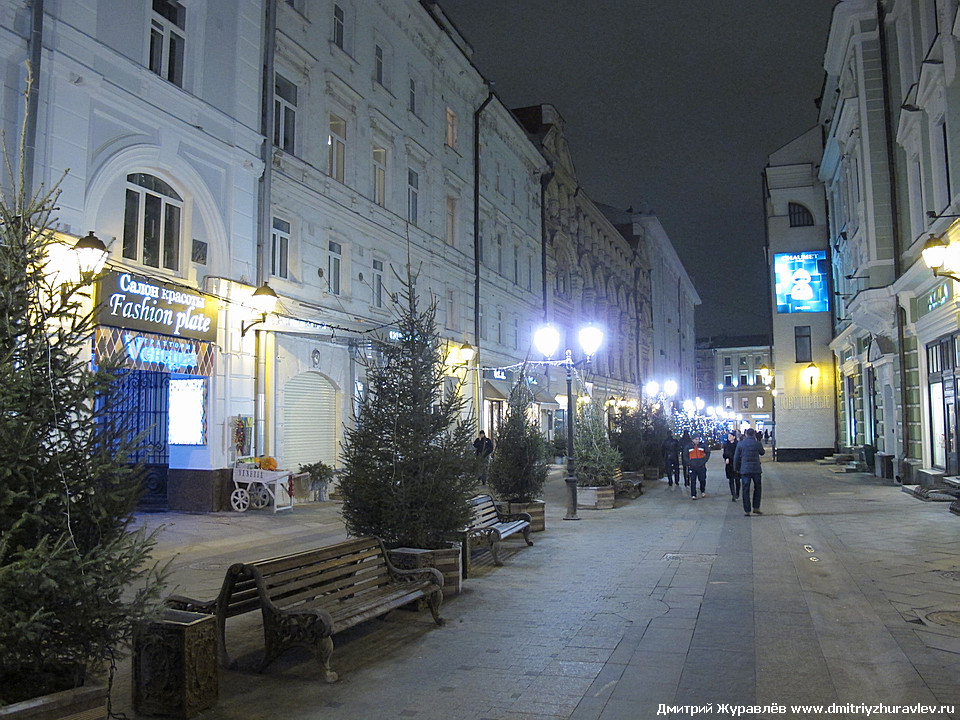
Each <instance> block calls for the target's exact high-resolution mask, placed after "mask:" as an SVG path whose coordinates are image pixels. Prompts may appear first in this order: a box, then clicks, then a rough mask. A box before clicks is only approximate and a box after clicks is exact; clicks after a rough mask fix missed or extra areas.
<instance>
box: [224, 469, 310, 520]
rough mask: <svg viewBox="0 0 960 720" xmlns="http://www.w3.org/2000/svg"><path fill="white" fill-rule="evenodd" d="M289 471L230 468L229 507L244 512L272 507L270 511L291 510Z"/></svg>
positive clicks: (290, 475) (291, 477)
mask: <svg viewBox="0 0 960 720" xmlns="http://www.w3.org/2000/svg"><path fill="white" fill-rule="evenodd" d="M295 474H296V473H294V472H291V471H290V470H261V469H259V468H256V467H235V468H233V492H232V493H230V507H232V508H233V509H234V510H236V511H237V512H244V511H246V510H247V509H248V508H250V507H252V508H254V509H255V510H261V509H263V508H265V507H268V506H272V507H273V511H274V512H279V511H281V510H292V509H293V477H294V475H295Z"/></svg>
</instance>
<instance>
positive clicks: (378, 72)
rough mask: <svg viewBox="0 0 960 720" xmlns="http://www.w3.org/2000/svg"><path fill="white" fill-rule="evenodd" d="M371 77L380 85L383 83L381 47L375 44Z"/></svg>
mask: <svg viewBox="0 0 960 720" xmlns="http://www.w3.org/2000/svg"><path fill="white" fill-rule="evenodd" d="M373 79H374V80H376V81H377V82H378V83H379V84H380V85H384V84H385V83H384V82H383V48H382V47H381V46H380V45H375V46H374V48H373Z"/></svg>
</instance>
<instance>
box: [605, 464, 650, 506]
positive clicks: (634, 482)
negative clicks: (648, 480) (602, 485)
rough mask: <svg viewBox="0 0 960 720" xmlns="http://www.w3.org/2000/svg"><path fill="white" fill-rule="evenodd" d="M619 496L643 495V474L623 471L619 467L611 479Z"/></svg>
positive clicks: (635, 496)
mask: <svg viewBox="0 0 960 720" xmlns="http://www.w3.org/2000/svg"><path fill="white" fill-rule="evenodd" d="M611 482H612V483H613V487H614V491H615V493H616V495H617V497H627V498H630V499H634V498H638V497H640V496H641V495H643V474H642V473H636V472H623V471H622V470H620V469H619V468H617V471H616V472H615V473H614V474H613V478H612V480H611Z"/></svg>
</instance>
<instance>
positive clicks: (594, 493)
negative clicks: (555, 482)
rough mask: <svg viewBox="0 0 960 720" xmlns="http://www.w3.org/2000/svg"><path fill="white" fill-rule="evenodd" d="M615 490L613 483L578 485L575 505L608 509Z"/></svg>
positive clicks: (614, 495) (610, 506)
mask: <svg viewBox="0 0 960 720" xmlns="http://www.w3.org/2000/svg"><path fill="white" fill-rule="evenodd" d="M615 497H616V491H615V489H614V487H613V485H603V486H601V487H578V488H577V507H578V508H584V509H586V510H609V509H610V508H612V507H613V501H614V498H615Z"/></svg>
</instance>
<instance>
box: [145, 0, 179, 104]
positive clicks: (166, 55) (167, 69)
mask: <svg viewBox="0 0 960 720" xmlns="http://www.w3.org/2000/svg"><path fill="white" fill-rule="evenodd" d="M186 14H187V10H186V8H185V7H184V6H183V5H181V4H180V3H179V2H175V0H153V15H152V16H151V18H150V70H151V71H152V72H155V73H156V74H157V75H159V76H160V77H162V78H164V79H165V80H169V81H170V82H172V83H173V84H174V85H176V86H177V87H183V56H184V46H185V44H186V39H185V38H186V35H185V34H184V25H185V21H186Z"/></svg>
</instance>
